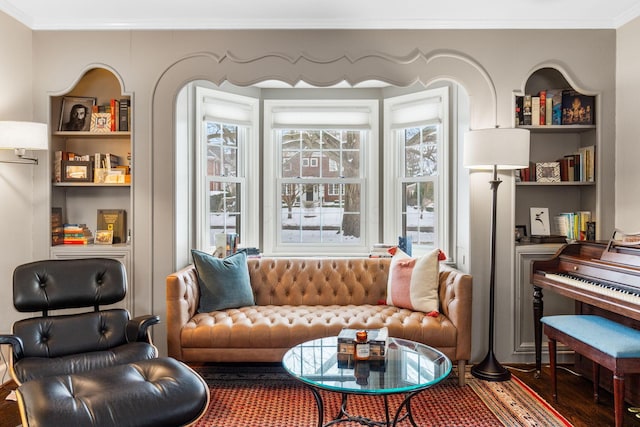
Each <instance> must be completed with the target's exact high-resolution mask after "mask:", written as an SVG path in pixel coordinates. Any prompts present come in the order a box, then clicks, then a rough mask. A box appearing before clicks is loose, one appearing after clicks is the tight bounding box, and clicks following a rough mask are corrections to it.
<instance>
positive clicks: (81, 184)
mask: <svg viewBox="0 0 640 427" xmlns="http://www.w3.org/2000/svg"><path fill="white" fill-rule="evenodd" d="M53 186H54V187H87V188H90V187H122V188H130V187H131V184H130V183H125V184H105V183H95V182H54V183H53Z"/></svg>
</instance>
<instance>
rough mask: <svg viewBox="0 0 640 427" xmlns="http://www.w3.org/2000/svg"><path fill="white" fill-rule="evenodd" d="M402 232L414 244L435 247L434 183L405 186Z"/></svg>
mask: <svg viewBox="0 0 640 427" xmlns="http://www.w3.org/2000/svg"><path fill="white" fill-rule="evenodd" d="M402 194H403V212H402V230H403V233H404V235H406V236H411V237H412V239H413V243H414V244H422V245H434V236H435V233H434V232H435V225H436V221H435V219H436V212H435V205H434V198H433V197H434V182H433V181H428V182H411V183H404V184H403V193H402Z"/></svg>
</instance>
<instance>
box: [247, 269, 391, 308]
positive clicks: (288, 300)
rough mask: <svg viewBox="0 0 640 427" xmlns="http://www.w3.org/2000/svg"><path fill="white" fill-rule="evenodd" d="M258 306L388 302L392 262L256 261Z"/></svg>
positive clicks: (253, 272)
mask: <svg viewBox="0 0 640 427" xmlns="http://www.w3.org/2000/svg"><path fill="white" fill-rule="evenodd" d="M248 264H249V276H250V279H251V287H252V288H253V294H254V296H255V300H256V305H349V304H352V305H362V304H374V305H375V304H378V303H379V302H380V301H381V300H384V299H385V298H386V291H387V277H388V274H389V264H390V260H389V259H383V258H344V259H340V258H313V259H312V258H294V259H291V258H255V259H249V260H248Z"/></svg>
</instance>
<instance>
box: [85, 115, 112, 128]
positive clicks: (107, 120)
mask: <svg viewBox="0 0 640 427" xmlns="http://www.w3.org/2000/svg"><path fill="white" fill-rule="evenodd" d="M89 131H90V132H96V133H106V132H111V113H93V114H91V127H90V128H89Z"/></svg>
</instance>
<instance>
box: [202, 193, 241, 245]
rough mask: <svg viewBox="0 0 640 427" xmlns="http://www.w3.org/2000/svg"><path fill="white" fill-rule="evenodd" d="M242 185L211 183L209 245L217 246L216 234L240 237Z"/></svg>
mask: <svg viewBox="0 0 640 427" xmlns="http://www.w3.org/2000/svg"><path fill="white" fill-rule="evenodd" d="M240 191H241V185H240V184H239V183H228V182H216V181H211V182H210V183H209V224H210V233H209V243H210V245H211V246H215V241H214V235H215V234H216V233H238V235H240V231H241V230H240V211H241V206H240V200H241V197H240V196H241V194H240Z"/></svg>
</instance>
